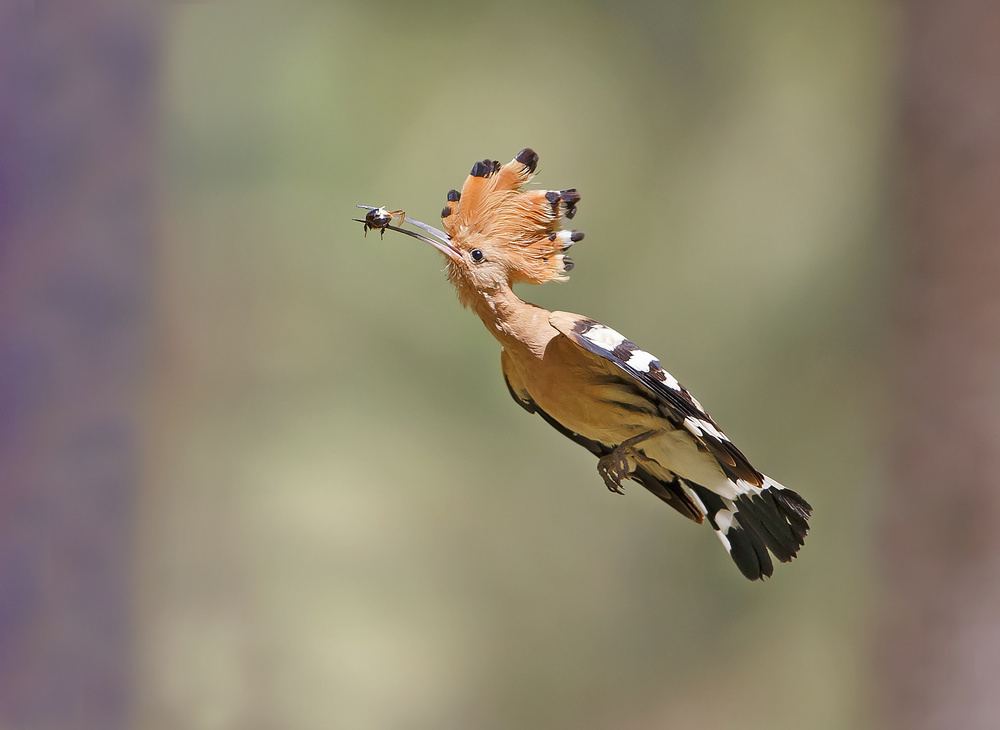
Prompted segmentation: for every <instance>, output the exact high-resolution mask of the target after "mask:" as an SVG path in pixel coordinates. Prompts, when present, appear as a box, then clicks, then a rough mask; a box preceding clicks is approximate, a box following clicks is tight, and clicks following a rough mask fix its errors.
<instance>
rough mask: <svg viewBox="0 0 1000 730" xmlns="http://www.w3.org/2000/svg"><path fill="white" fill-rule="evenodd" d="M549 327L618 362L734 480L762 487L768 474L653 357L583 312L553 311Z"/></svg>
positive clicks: (670, 418)
mask: <svg viewBox="0 0 1000 730" xmlns="http://www.w3.org/2000/svg"><path fill="white" fill-rule="evenodd" d="M549 324H551V325H552V326H553V327H555V328H556V329H557V330H558V331H559V332H560V333H561V334H563V335H565V336H566V337H568V338H569V339H570V340H571V341H572V342H574V343H575V344H576V345H578V346H580V347H582V348H583V349H584V350H586V351H587V352H590V353H593V354H594V355H597V356H598V357H602V358H604V359H605V360H607V361H609V362H611V363H613V364H614V365H615V366H616V367H618V369H619V370H621V371H622V372H623V373H625V374H626V375H627V376H629V378H631V379H632V380H634V381H635V382H637V383H639V384H640V385H641V386H642V387H643V388H644V389H645V390H647V391H648V392H649V393H651V394H652V395H653V396H654V397H655V399H656V402H657V403H658V404H659V406H660V410H661V412H662V413H663V415H664V416H665V417H666V418H667V419H669V420H670V421H671V423H673V424H674V425H675V426H676V427H677V428H683V429H685V430H686V431H687V432H688V433H689V434H691V437H692V438H693V439H694V440H695V441H696V442H697V443H698V444H699V445H700V446H701V447H702V448H704V449H705V450H706V451H707V452H708V453H710V454H711V455H712V456H713V457H714V458H715V460H716V461H717V462H718V464H719V467H720V468H721V469H722V471H723V473H724V474H725V475H726V476H727V477H728V478H729V479H731V480H733V481H734V482H736V481H744V482H746V483H747V484H750V485H752V486H755V487H760V486H763V484H764V477H763V475H762V474H761V473H760V472H759V471H757V470H756V469H755V468H754V467H753V466H752V465H751V464H750V462H749V461H748V460H747V458H746V457H745V456H744V455H743V454H742V452H740V450H739V449H738V448H736V446H735V445H734V444H733V443H732V441H730V440H729V437H727V436H726V435H725V434H724V433H723V432H722V430H721V429H720V428H719V427H718V426H717V425H716V423H715V421H713V420H712V417H711V416H709V415H708V413H706V412H705V410H704V409H703V408H702V407H701V404H700V403H699V402H698V401H697V400H696V399H695V398H694V396H692V395H691V394H690V393H689V392H688V391H687V389H686V388H685V387H684V386H683V385H681V384H680V383H678V382H677V379H676V378H675V377H674V376H672V375H671V374H670V373H668V372H667V371H666V370H664V369H663V368H662V367H661V366H660V363H659V361H658V360H657V359H656V358H655V357H654V356H653V355H651V354H650V353H648V352H646V351H644V350H641V349H639V347H637V346H636V345H635V344H634V343H632V342H630V341H629V340H628V339H626V338H625V337H624V336H623V335H622V334H620V333H618V332H616V331H615V330H613V329H611V328H610V327H607V326H605V325H603V324H601V323H600V322H597V321H596V320H593V319H590V318H588V317H582V316H580V315H578V314H571V313H570V312H552V313H551V314H550V315H549Z"/></svg>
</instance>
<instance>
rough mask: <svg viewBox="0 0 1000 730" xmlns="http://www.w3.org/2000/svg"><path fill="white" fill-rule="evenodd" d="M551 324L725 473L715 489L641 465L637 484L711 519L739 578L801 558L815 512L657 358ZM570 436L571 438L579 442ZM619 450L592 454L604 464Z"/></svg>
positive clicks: (594, 327)
mask: <svg viewBox="0 0 1000 730" xmlns="http://www.w3.org/2000/svg"><path fill="white" fill-rule="evenodd" d="M549 322H550V323H551V324H552V325H553V326H554V327H555V328H556V329H557V330H559V331H560V332H561V333H562V334H563V335H565V336H567V337H568V338H570V339H571V340H572V341H573V342H575V343H576V344H577V345H579V346H580V347H582V348H583V349H585V350H587V351H589V352H591V353H592V354H594V355H597V356H598V357H601V358H603V359H605V360H607V361H608V362H611V363H613V364H614V365H615V366H616V367H617V368H618V370H620V371H621V374H622V375H623V376H624V377H626V378H627V379H628V380H629V381H631V382H632V383H638V384H639V385H641V386H642V390H643V391H644V392H645V393H646V395H647V398H648V399H649V400H650V401H651V402H652V404H653V405H655V407H656V408H657V409H658V411H659V413H660V414H661V415H662V417H663V418H665V419H666V420H667V421H668V422H669V423H670V425H671V426H672V427H673V429H675V430H676V431H683V433H684V434H685V436H686V437H689V438H691V439H692V440H694V441H695V443H696V445H697V448H698V451H699V452H700V453H702V454H703V456H704V458H706V459H711V460H713V461H714V462H715V464H716V465H717V466H718V471H719V472H720V473H719V479H718V480H716V481H715V482H714V483H711V484H698V483H696V482H695V481H692V480H691V479H689V478H685V476H683V475H682V474H677V473H673V472H672V468H673V465H671V464H661V465H659V466H662V467H663V468H664V469H666V470H667V471H668V474H667V475H665V477H664V476H663V475H659V474H655V473H653V471H652V470H651V469H650V468H649V466H643V465H641V464H637V465H636V469H635V470H634V471H633V472H631V473H630V474H629V476H630V478H631V479H633V480H635V481H637V482H639V483H640V484H642V485H643V486H645V487H646V488H647V489H649V490H650V491H651V492H653V493H654V494H656V495H657V496H658V497H660V498H661V499H663V500H664V501H665V502H667V503H668V504H670V505H671V506H672V507H674V508H675V509H676V510H677V511H679V512H680V513H681V514H683V515H685V516H686V517H688V518H689V519H692V520H694V521H695V522H698V523H701V522H703V521H704V520H705V519H707V520H708V522H709V524H710V525H711V526H712V529H714V530H715V532H716V534H717V535H718V537H719V540H720V541H721V542H722V544H723V546H724V547H725V548H726V550H728V551H729V554H730V556H731V557H732V559H733V561H734V562H735V563H736V565H737V567H738V568H739V569H740V572H742V573H743V575H745V576H746V577H747V578H749V579H750V580H757V579H760V578H763V577H769V576H771V575H772V573H773V571H774V564H773V562H772V560H771V555H773V556H774V557H775V558H777V559H778V560H779V561H780V562H782V563H785V562H788V561H790V560H791V559H792V558H794V557H795V554H796V553H797V552H798V550H799V548H800V547H801V546H802V543H803V541H804V539H805V536H806V533H807V532H808V531H809V525H808V520H809V516H810V514H811V513H812V507H811V506H810V505H809V503H808V502H806V501H805V500H804V499H803V498H802V497H801V496H799V495H798V494H797V493H796V492H794V491H792V490H791V489H787V488H785V487H784V486H782V485H781V484H779V483H778V482H776V481H774V480H773V479H771V478H770V477H767V476H765V475H763V474H761V473H760V472H759V471H757V470H756V469H755V468H754V467H753V466H752V465H751V464H750V462H749V461H748V460H747V458H746V457H745V456H744V455H743V453H742V452H741V451H740V450H739V449H738V448H737V447H736V446H735V445H734V444H733V443H732V441H730V440H729V437H728V436H726V435H725V433H723V432H722V430H721V429H720V428H719V427H718V426H717V425H716V423H715V421H713V420H712V417H711V416H709V415H708V413H706V412H705V410H704V408H702V406H701V404H700V403H699V402H698V401H697V400H696V399H695V398H694V397H693V396H692V395H691V394H690V393H689V392H688V391H687V389H686V388H684V386H682V385H681V384H680V383H679V382H677V379H676V378H674V377H673V376H672V375H670V373H668V372H667V371H666V370H664V369H663V368H662V367H661V366H660V363H659V361H658V360H657V359H656V358H655V357H654V356H653V355H651V354H650V353H648V352H645V351H643V350H641V349H639V348H638V347H637V346H636V345H635V344H633V343H632V342H630V341H629V340H627V339H626V338H625V337H624V336H623V335H621V334H620V333H618V332H616V331H615V330H613V329H611V328H610V327H607V326H605V325H602V324H600V323H599V322H596V321H594V320H592V319H589V318H586V317H580V316H579V315H575V314H570V313H567V312H553V313H552V314H551V316H550V317H549ZM522 405H523V404H522ZM543 415H544V414H543ZM567 435H570V437H571V438H572V437H573V436H574V435H575V434H567ZM591 443H592V442H591ZM584 445H585V446H588V444H584ZM614 446H615V445H613V444H612V445H600V444H598V445H596V448H595V447H592V446H588V448H590V449H591V450H592V451H594V453H596V454H598V455H599V456H600V455H604V454H605V453H610V452H611V451H612V450H613V448H614Z"/></svg>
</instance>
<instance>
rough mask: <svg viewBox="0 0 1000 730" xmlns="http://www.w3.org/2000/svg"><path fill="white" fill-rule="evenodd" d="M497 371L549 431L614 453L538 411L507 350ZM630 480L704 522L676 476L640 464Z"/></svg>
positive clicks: (595, 452) (592, 450)
mask: <svg viewBox="0 0 1000 730" xmlns="http://www.w3.org/2000/svg"><path fill="white" fill-rule="evenodd" d="M500 369H501V370H503V379H504V382H505V383H506V384H507V390H508V392H509V393H510V396H511V398H513V399H514V401H515V402H516V403H517V404H518V405H519V406H521V408H523V409H524V410H526V411H527V412H528V413H537V414H538V415H539V416H541V417H542V419H543V420H544V421H545V422H546V423H547V424H549V425H550V426H552V428H554V429H555V430H556V431H558V432H559V433H561V434H562V435H563V436H565V437H566V438H568V439H569V440H570V441H573V442H575V443H578V444H580V446H582V447H583V448H585V449H587V451H589V452H590V453H592V454H593V455H594V456H598V457H600V456H606V455H608V454H610V453H611V452H612V451H613V450H614V447H613V446H608V445H607V444H602V443H600V442H599V441H594V440H592V439H589V438H587V437H586V436H582V435H580V434H578V433H577V432H576V431H572V430H570V429H568V428H566V426H564V425H563V424H561V423H559V421H557V420H556V419H555V418H553V417H552V416H550V415H549V414H548V413H546V412H545V411H543V410H542V409H541V408H539V407H538V404H537V403H535V401H534V399H533V398H532V397H531V394H530V393H529V392H528V389H527V388H525V387H524V382H523V381H522V380H521V376H520V375H518V373H517V369H516V368H515V367H514V362H513V360H512V359H511V357H510V355H508V354H507V351H506V350H501V351H500ZM631 477H632V479H634V480H635V481H637V482H639V483H640V484H641V485H642V486H644V487H645V488H646V489H648V490H649V491H650V492H652V493H653V494H655V495H656V496H657V497H659V498H660V499H662V500H663V501H664V502H666V503H667V504H669V505H670V506H671V507H673V508H674V509H675V510H677V511H678V512H680V513H681V514H682V515H684V516H685V517H687V518H688V519H689V520H693V521H694V522H697V523H698V524H701V522H702V521H703V520H704V519H705V516H704V515H703V514H702V512H701V510H700V509H698V506H697V505H696V504H695V502H694V500H692V499H691V496H690V495H689V494H688V493H687V492H686V491H685V490H684V488H683V487H682V486H681V484H680V482H681V479H680V477H677V476H675V477H674V478H673V479H672V480H670V481H664V480H662V479H660V478H658V477H656V476H654V475H653V474H651V473H649V472H648V471H647V470H646V469H645V468H644V467H643V466H642V465H641V464H638V465H636V468H635V471H634V472H633V473H632V475H631Z"/></svg>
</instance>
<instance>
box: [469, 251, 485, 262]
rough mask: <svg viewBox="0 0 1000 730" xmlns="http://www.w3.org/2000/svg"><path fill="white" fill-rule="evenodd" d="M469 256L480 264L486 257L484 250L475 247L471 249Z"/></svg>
mask: <svg viewBox="0 0 1000 730" xmlns="http://www.w3.org/2000/svg"><path fill="white" fill-rule="evenodd" d="M469 258H471V259H472V260H473V261H475V262H476V263H477V264H478V263H479V262H480V261H482V260H483V259H484V258H486V257H485V256H484V255H483V252H482V251H480V250H479V249H478V248H474V249H472V250H471V251H469Z"/></svg>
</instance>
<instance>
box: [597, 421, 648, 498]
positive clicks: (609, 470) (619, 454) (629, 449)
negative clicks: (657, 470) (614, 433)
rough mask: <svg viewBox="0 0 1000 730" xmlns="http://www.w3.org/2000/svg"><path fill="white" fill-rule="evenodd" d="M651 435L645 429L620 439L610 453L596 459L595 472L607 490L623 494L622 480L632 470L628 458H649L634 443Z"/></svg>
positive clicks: (644, 460)
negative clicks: (635, 434)
mask: <svg viewBox="0 0 1000 730" xmlns="http://www.w3.org/2000/svg"><path fill="white" fill-rule="evenodd" d="M652 435H653V432H652V431H646V432H645V433H641V434H639V435H638V436H633V437H632V438H630V439H626V440H625V441H622V442H621V443H620V444H618V446H616V447H615V449H614V451H612V452H611V453H610V454H605V455H604V456H602V457H601V458H600V459H598V460H597V473H598V474H600V475H601V478H602V479H603V480H604V484H605V486H607V488H608V491H611V492H614V493H615V494H625V490H624V489H622V482H624V481H625V480H626V479H628V478H629V476H630V475H631V473H632V470H631V468H630V465H629V459H630V458H631V459H632V461H634V462H646V461H649V458H648V457H646V456H645V455H644V454H642V453H640V452H639V451H638V450H637V449H636V448H635V445H636V444H638V443H640V442H641V441H645V440H646V439H647V438H649V437H650V436H652Z"/></svg>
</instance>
